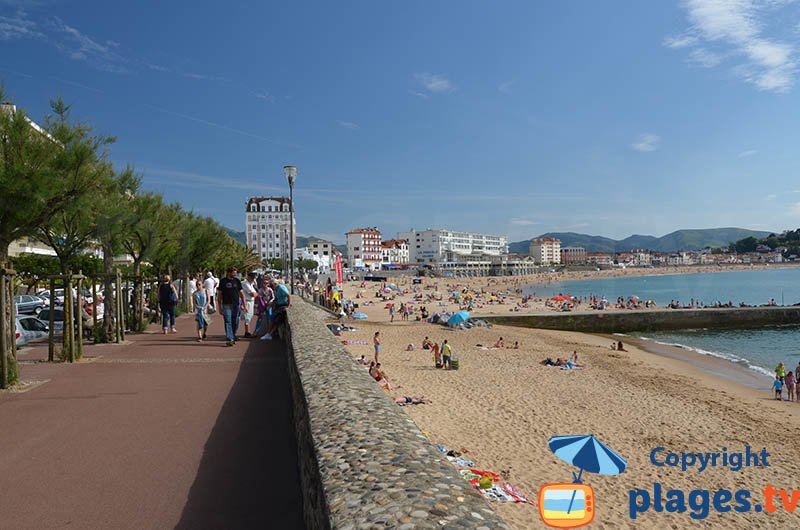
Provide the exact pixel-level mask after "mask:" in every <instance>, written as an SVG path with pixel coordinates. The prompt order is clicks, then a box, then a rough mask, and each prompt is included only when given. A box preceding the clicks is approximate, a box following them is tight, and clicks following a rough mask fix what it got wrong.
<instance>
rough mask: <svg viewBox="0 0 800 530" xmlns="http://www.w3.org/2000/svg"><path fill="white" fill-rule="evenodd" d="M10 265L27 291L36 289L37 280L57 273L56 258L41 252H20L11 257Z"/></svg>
mask: <svg viewBox="0 0 800 530" xmlns="http://www.w3.org/2000/svg"><path fill="white" fill-rule="evenodd" d="M11 265H13V267H14V270H15V271H17V274H18V275H19V277H20V278H21V279H22V281H23V282H24V283H25V285H26V286H27V288H28V292H31V290H33V289H36V288H37V287H38V285H39V281H40V280H41V279H42V278H47V277H48V276H54V275H56V274H58V270H59V267H58V259H57V258H56V257H54V256H46V255H42V254H21V255H19V256H17V257H15V258H11Z"/></svg>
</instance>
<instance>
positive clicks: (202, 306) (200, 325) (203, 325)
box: [192, 280, 210, 342]
mask: <svg viewBox="0 0 800 530" xmlns="http://www.w3.org/2000/svg"><path fill="white" fill-rule="evenodd" d="M195 287H196V289H195V291H194V293H192V303H193V304H194V318H195V320H197V342H203V339H205V338H206V333H207V332H208V324H209V323H210V322H209V317H208V292H207V291H206V288H205V287H203V282H201V281H200V280H197V282H196V283H195Z"/></svg>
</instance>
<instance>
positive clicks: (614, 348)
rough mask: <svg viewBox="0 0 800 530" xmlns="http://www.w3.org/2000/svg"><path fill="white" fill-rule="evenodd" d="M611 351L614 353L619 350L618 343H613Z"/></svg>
mask: <svg viewBox="0 0 800 530" xmlns="http://www.w3.org/2000/svg"><path fill="white" fill-rule="evenodd" d="M611 349H612V350H614V351H616V350H617V343H616V342H612V343H611Z"/></svg>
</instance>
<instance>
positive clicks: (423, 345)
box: [422, 337, 433, 350]
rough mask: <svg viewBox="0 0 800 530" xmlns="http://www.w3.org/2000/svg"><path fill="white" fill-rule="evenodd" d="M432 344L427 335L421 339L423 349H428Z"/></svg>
mask: <svg viewBox="0 0 800 530" xmlns="http://www.w3.org/2000/svg"><path fill="white" fill-rule="evenodd" d="M432 346H433V342H431V339H429V338H428V337H425V340H423V341H422V349H423V350H430V349H431V347H432Z"/></svg>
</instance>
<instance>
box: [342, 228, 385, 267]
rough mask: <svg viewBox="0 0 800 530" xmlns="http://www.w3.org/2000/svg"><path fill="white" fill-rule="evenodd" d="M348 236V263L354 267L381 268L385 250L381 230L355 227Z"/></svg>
mask: <svg viewBox="0 0 800 530" xmlns="http://www.w3.org/2000/svg"><path fill="white" fill-rule="evenodd" d="M345 235H346V236H347V264H348V266H350V267H353V268H366V269H373V270H375V269H380V268H381V260H382V259H383V251H382V250H381V231H380V230H378V229H377V228H375V227H372V228H354V229H353V230H350V231H349V232H347V233H346V234H345Z"/></svg>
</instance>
